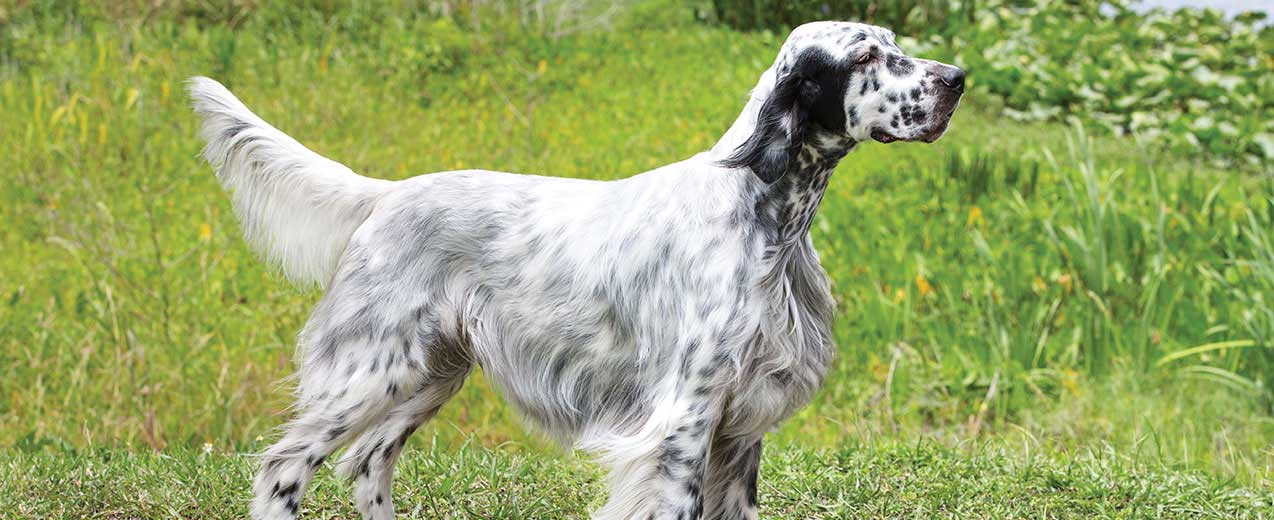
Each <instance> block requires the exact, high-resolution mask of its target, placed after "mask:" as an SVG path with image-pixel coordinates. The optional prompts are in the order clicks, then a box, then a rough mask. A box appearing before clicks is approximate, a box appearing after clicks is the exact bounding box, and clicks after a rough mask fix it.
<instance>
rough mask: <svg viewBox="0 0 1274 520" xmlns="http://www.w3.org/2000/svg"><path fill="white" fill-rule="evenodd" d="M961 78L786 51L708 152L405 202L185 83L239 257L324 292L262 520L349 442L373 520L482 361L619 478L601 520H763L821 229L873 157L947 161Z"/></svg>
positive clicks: (565, 438)
mask: <svg viewBox="0 0 1274 520" xmlns="http://www.w3.org/2000/svg"><path fill="white" fill-rule="evenodd" d="M963 91H964V72H963V71H961V70H960V69H958V68H956V67H952V66H949V65H944V64H941V63H937V62H933V61H928V60H922V59H916V58H911V57H908V56H906V55H904V54H903V53H902V51H901V50H900V49H899V48H898V46H897V45H896V44H895V43H894V35H893V34H892V33H891V32H890V31H888V30H886V29H882V28H880V27H874V26H869V25H863V24H857V23H844V22H817V23H810V24H807V25H802V26H801V27H799V28H797V29H796V30H795V31H793V32H792V34H791V36H789V37H788V39H787V41H786V43H784V44H783V47H782V49H781V50H780V51H779V55H778V58H777V59H776V60H775V61H774V64H773V65H772V66H771V67H770V68H769V70H767V71H765V73H764V74H763V75H762V76H761V80H760V81H759V82H758V83H757V85H756V87H755V88H754V89H753V90H752V95H751V98H750V99H749V101H748V102H747V105H746V106H745V107H744V109H743V113H742V114H741V115H740V116H739V118H738V120H737V121H735V122H734V124H733V125H732V126H731V127H730V129H729V131H727V132H726V134H725V136H724V137H722V138H721V140H720V141H719V142H718V143H717V144H716V145H715V146H713V147H712V149H711V150H709V151H707V152H703V153H700V154H698V155H695V156H694V157H692V158H690V159H687V160H685V161H682V162H678V163H675V164H670V165H668V166H664V167H662V168H658V169H656V170H653V171H649V172H646V173H642V174H640V175H635V176H633V177H630V178H627V179H623V180H618V181H613V182H598V181H586V180H575V179H564V178H554V177H538V176H532V175H516V174H510V173H498V172H490V171H479V170H466V171H454V172H445V173H434V174H429V175H421V176H419V177H414V178H411V179H407V180H403V181H398V182H390V181H385V180H377V179H370V178H366V177H361V176H359V175H357V174H355V173H354V172H352V171H350V170H349V169H348V168H346V167H344V166H342V165H341V164H339V163H336V162H333V161H330V160H328V159H325V158H323V157H321V156H319V155H318V154H315V153H314V152H311V151H310V150H308V149H306V148H305V147H304V146H302V145H301V144H300V143H298V142H297V141H295V140H293V139H292V138H290V137H288V136H287V135H284V134H283V133H282V132H280V131H278V130H276V129H275V128H274V127H272V126H270V125H269V124H268V123H266V122H265V121H263V120H261V119H260V118H259V117H257V116H256V115H254V114H253V113H252V112H250V111H249V110H248V109H247V107H245V106H244V105H243V104H242V103H241V102H239V100H238V99H236V98H235V97H234V96H233V95H232V94H231V93H230V92H229V91H228V90H226V89H225V87H223V86H221V85H220V84H219V83H217V82H215V81H213V80H210V79H207V78H194V79H192V80H191V81H190V93H191V95H192V96H193V98H194V107H195V111H196V112H198V113H199V115H201V116H202V117H203V127H202V135H203V138H204V139H206V140H207V142H208V146H207V148H206V149H205V151H204V157H205V158H207V160H208V162H210V163H211V164H212V166H213V167H214V168H215V169H216V171H217V176H218V178H219V179H220V180H221V182H222V184H223V185H224V186H225V188H226V189H227V190H228V191H229V192H230V193H231V194H232V197H233V201H234V207H235V210H236V212H237V213H238V215H239V218H240V219H241V221H242V223H243V228H244V234H245V235H246V236H247V240H248V242H249V243H250V244H251V245H252V246H254V247H255V248H256V249H257V250H258V251H259V252H261V253H262V254H263V255H264V256H266V257H268V258H269V259H271V260H273V261H275V262H277V263H278V264H279V265H280V266H281V267H282V270H283V272H284V273H286V274H287V275H289V276H290V277H291V278H292V279H294V280H295V281H297V282H299V283H301V284H305V285H312V284H317V285H319V286H321V287H325V288H326V293H325V294H324V295H323V298H322V300H321V301H320V302H319V303H318V305H317V307H316V308H315V309H314V311H313V314H312V315H311V316H310V318H309V321H308V323H307V324H306V325H305V328H304V330H302V331H301V334H300V345H299V351H300V356H299V357H300V359H301V361H300V377H299V388H298V390H297V393H298V397H297V403H296V410H297V412H296V417H295V419H294V420H293V421H292V422H291V423H289V424H288V425H287V426H286V430H285V433H284V434H283V437H282V439H280V440H279V441H278V442H277V443H276V444H274V445H273V446H271V447H270V448H269V449H268V450H267V451H266V452H265V453H264V454H263V455H262V460H261V466H260V470H259V473H258V474H257V477H256V484H255V498H254V499H253V502H252V505H251V513H252V516H253V517H254V518H260V519H277V518H293V517H295V516H296V515H297V510H298V508H299V504H300V501H301V497H302V495H303V494H304V492H305V489H306V486H307V484H308V483H309V482H310V479H311V477H312V476H313V475H314V472H315V471H316V470H317V469H318V468H319V467H320V466H321V465H322V464H323V461H324V460H326V459H327V457H328V456H329V455H330V454H332V453H333V452H334V451H336V450H337V449H339V448H341V447H344V446H348V448H347V449H346V450H345V452H344V455H343V456H342V457H341V459H340V462H339V464H338V468H337V469H338V471H340V472H341V473H343V474H345V475H348V476H350V477H352V478H353V479H354V482H355V484H354V495H355V504H356V507H357V508H358V509H359V510H360V511H361V512H362V514H363V515H364V516H365V517H366V518H369V519H385V518H391V517H393V515H394V508H393V505H392V501H391V500H390V496H389V495H390V480H391V478H392V476H393V472H394V465H395V463H396V461H397V458H398V455H399V452H400V451H401V450H402V448H403V444H404V443H405V442H406V441H407V438H408V437H409V436H410V435H411V434H412V432H413V431H415V430H416V429H417V428H419V427H420V425H421V424H423V423H425V422H426V421H428V420H429V419H430V418H431V417H433V416H434V415H435V414H436V413H437V412H438V410H439V408H441V407H442V406H443V404H444V403H446V402H447V399H448V398H450V397H451V396H452V395H453V394H455V393H456V391H457V390H458V389H459V388H460V387H461V385H462V384H463V383H464V380H465V376H466V375H467V374H468V373H469V372H470V370H471V369H472V368H473V366H474V365H475V364H476V365H477V366H480V367H481V368H482V370H483V371H484V373H485V374H486V376H487V377H489V378H490V379H491V380H492V381H494V382H495V383H496V384H497V385H498V386H499V388H500V389H501V390H502V391H503V394H504V396H505V397H506V398H507V399H508V401H509V402H510V403H512V404H513V406H514V407H515V408H516V409H517V410H519V411H520V413H521V414H522V415H523V416H524V417H525V419H526V420H527V421H528V422H529V423H531V424H533V425H534V426H536V427H537V428H538V429H540V430H542V431H544V432H546V433H547V434H549V435H551V436H552V437H554V438H556V439H558V440H560V441H562V442H563V443H567V444H574V445H575V446H578V447H581V448H583V449H586V450H589V451H593V452H595V453H598V454H600V456H601V458H602V460H603V461H605V462H606V463H608V464H610V465H611V466H612V467H613V471H612V474H611V480H610V481H611V488H610V499H609V501H608V502H607V503H606V505H605V506H604V507H602V508H601V509H600V510H599V511H597V512H596V513H595V515H594V516H595V518H606V519H647V518H658V519H673V518H676V519H697V518H701V517H702V518H711V519H745V518H756V516H757V497H756V490H757V469H758V465H759V460H760V456H761V440H762V437H763V436H764V435H765V433H766V432H767V431H769V430H771V429H773V428H774V427H775V426H776V425H778V424H779V423H780V422H781V421H782V420H784V419H785V418H787V417H789V416H790V415H791V414H792V413H793V412H795V411H796V410H797V409H799V408H801V407H802V406H804V405H805V404H806V403H807V402H808V401H809V399H810V397H811V396H812V395H813V393H814V392H815V390H817V389H818V388H819V386H820V384H821V383H822V381H823V377H824V374H825V373H826V370H827V367H828V364H829V362H830V360H831V358H832V354H833V351H834V347H833V345H832V335H831V326H832V315H833V302H832V296H831V293H830V291H829V287H828V278H827V275H826V273H825V272H824V271H823V269H822V267H821V266H820V265H819V261H818V255H817V254H816V253H815V252H814V247H813V245H812V244H811V242H810V238H809V228H810V222H811V221H812V219H813V217H814V212H815V211H816V210H817V208H818V205H819V202H820V200H821V199H822V197H823V192H824V189H825V188H826V186H827V182H828V178H829V176H830V175H831V173H832V170H833V169H834V168H835V167H836V164H837V163H838V162H839V161H840V160H841V158H842V157H844V156H845V154H846V153H848V152H849V151H850V150H851V149H852V148H853V147H854V146H855V145H857V144H858V143H861V142H864V141H867V140H869V139H874V140H876V141H880V142H892V141H898V140H921V141H928V142H932V141H934V140H935V139H938V137H940V136H941V135H942V134H943V132H944V131H945V130H946V128H947V123H948V121H949V120H950V118H951V115H952V113H953V112H954V111H955V108H956V105H957V103H958V102H959V100H960V96H961V94H962V93H963Z"/></svg>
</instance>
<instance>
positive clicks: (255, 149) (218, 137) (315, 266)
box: [189, 77, 393, 287]
mask: <svg viewBox="0 0 1274 520" xmlns="http://www.w3.org/2000/svg"><path fill="white" fill-rule="evenodd" d="M189 88H190V97H191V98H192V99H193V100H194V109H195V113H197V114H199V115H200V116H201V117H203V125H202V127H201V131H200V133H201V135H202V136H203V139H204V141H206V142H207V143H208V145H207V147H205V148H204V151H203V156H204V158H205V159H207V160H208V162H209V163H210V164H212V167H213V168H214V169H216V170H217V178H218V179H220V180H221V185H222V186H224V187H225V189H226V191H228V192H230V194H231V197H232V200H233V202H234V209H235V213H237V214H238V215H239V220H240V221H241V222H242V223H243V233H244V236H245V237H246V238H247V241H248V244H249V245H251V246H252V248H253V249H255V250H256V251H257V252H258V253H260V254H261V255H262V256H264V257H265V258H266V259H267V260H268V261H271V262H273V263H276V264H278V265H279V266H280V267H281V268H282V270H283V272H284V274H286V275H287V276H288V278H289V279H291V280H292V281H293V282H295V283H296V284H297V285H300V286H303V287H304V286H311V285H315V284H317V285H318V286H320V287H326V286H327V284H328V283H329V282H330V281H331V279H332V276H333V275H334V274H335V272H336V268H337V262H338V261H339V260H340V256H341V253H342V252H344V250H345V247H346V246H347V245H348V244H349V240H350V236H352V235H353V234H354V230H356V229H358V226H360V225H361V224H362V223H363V221H364V220H366V219H367V216H368V215H369V214H370V213H371V210H372V207H373V205H374V204H375V202H376V200H377V199H378V198H379V196H380V195H381V194H382V193H384V192H385V191H386V190H387V189H388V188H389V186H391V185H392V184H393V183H391V182H390V181H385V180H380V179H369V178H367V177H363V176H360V175H358V174H356V173H354V172H353V171H350V169H349V168H347V167H345V165H343V164H340V163H338V162H335V161H332V160H329V159H327V158H325V157H323V156H321V155H319V154H317V153H314V152H312V151H310V150H309V149H308V148H306V147H305V146H302V145H301V143H298V142H297V141H296V140H295V139H292V138H291V137H288V136H287V134H284V133H283V132H280V131H279V130H278V129H276V128H274V127H273V126H270V124H269V123H267V122H265V121H264V120H262V119H261V118H260V117H257V116H256V114H253V113H252V112H251V111H250V110H248V107H246V106H244V104H243V103H242V102H240V101H239V99H238V98H236V97H235V96H234V94H231V93H230V91H229V90H227V89H226V87H224V86H222V85H221V84H220V83H218V82H216V81H214V80H212V79H209V78H204V77H195V78H191V79H190V81H189Z"/></svg>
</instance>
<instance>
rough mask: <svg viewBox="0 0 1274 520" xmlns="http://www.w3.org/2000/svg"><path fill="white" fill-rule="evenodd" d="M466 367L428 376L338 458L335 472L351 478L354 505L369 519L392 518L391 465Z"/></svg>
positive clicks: (456, 384) (452, 389)
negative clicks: (415, 390) (436, 375)
mask: <svg viewBox="0 0 1274 520" xmlns="http://www.w3.org/2000/svg"><path fill="white" fill-rule="evenodd" d="M466 375H468V370H464V371H462V372H459V373H458V374H456V375H451V376H449V377H431V378H429V379H428V380H426V381H425V382H424V383H422V384H421V388H420V389H419V390H418V391H417V392H416V393H415V394H414V395H412V397H411V398H409V399H408V400H407V401H404V402H402V403H400V404H398V405H397V406H395V407H394V409H393V410H390V412H389V413H388V414H387V415H385V417H384V418H383V419H382V420H381V422H380V423H379V424H376V425H374V426H372V427H370V428H368V429H367V431H366V432H364V433H363V434H362V435H360V436H359V437H358V439H357V440H355V441H354V442H353V444H351V445H350V447H349V449H348V450H346V452H345V454H344V455H343V456H342V457H341V461H340V463H339V464H338V465H337V467H336V472H337V473H338V474H340V475H343V476H345V477H349V478H353V479H354V505H355V507H357V508H358V510H359V511H360V512H361V513H362V514H363V518H365V519H368V520H388V519H392V518H394V504H393V499H392V497H391V487H392V483H393V478H394V466H395V464H396V463H397V462H398V456H399V455H400V454H401V453H402V450H403V446H404V445H405V444H406V443H407V438H408V437H410V436H411V434H412V433H413V432H415V431H416V429H417V428H419V427H420V426H421V425H422V424H424V423H425V422H427V421H429V420H430V419H432V418H433V416H434V415H436V414H437V413H438V410H439V409H441V408H442V405H443V404H445V403H446V402H447V400H449V399H450V398H451V396H453V395H455V393H456V392H457V391H459V390H460V387H461V386H462V385H463V384H464V380H465V376H466Z"/></svg>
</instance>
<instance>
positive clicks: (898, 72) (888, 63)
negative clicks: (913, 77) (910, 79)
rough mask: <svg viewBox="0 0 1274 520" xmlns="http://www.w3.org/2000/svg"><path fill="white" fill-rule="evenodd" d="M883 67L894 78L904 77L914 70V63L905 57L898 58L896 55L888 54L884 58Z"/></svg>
mask: <svg viewBox="0 0 1274 520" xmlns="http://www.w3.org/2000/svg"><path fill="white" fill-rule="evenodd" d="M885 67H886V68H888V69H889V73H890V74H893V75H894V76H906V75H908V74H911V73H912V72H915V70H916V65H915V63H912V61H911V60H910V59H908V58H906V57H905V56H899V55H897V54H890V55H889V57H888V58H885Z"/></svg>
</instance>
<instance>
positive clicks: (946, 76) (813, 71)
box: [724, 22, 964, 182]
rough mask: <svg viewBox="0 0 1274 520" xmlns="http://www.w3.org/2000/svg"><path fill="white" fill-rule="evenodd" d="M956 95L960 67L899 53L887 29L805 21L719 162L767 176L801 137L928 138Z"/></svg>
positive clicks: (942, 126)
mask: <svg viewBox="0 0 1274 520" xmlns="http://www.w3.org/2000/svg"><path fill="white" fill-rule="evenodd" d="M963 93H964V71H963V70H960V69H959V68H956V67H953V66H951V65H946V64H943V63H938V62H936V61H931V60H924V59H919V58H913V57H911V56H907V55H906V54H903V52H902V50H901V49H899V48H898V44H897V43H895V42H894V34H893V33H892V32H890V31H889V30H888V29H885V28H882V27H876V26H874V25H866V24H860V23H852V22H813V23H808V24H805V25H802V26H800V27H797V28H796V29H795V30H794V31H792V34H791V35H790V36H788V38H787V41H786V42H785V43H784V44H783V48H782V49H781V50H780V51H779V55H778V58H777V59H775V61H774V65H773V66H771V67H770V69H769V70H767V71H766V72H765V75H764V76H762V77H761V82H760V83H759V84H758V85H757V88H756V90H755V91H754V92H753V97H754V99H759V100H761V106H760V112H759V113H758V114H757V118H756V126H755V128H754V129H753V132H752V135H751V136H750V137H749V138H748V139H747V141H745V142H744V143H743V144H742V145H740V146H739V147H738V148H737V149H736V150H735V151H734V154H733V155H731V156H730V157H729V158H728V159H726V160H725V161H724V163H725V164H726V165H727V166H733V167H742V166H749V167H751V168H752V171H754V172H756V174H757V175H758V176H760V177H761V178H762V179H764V180H765V181H766V182H774V181H775V180H777V179H778V178H779V177H781V176H782V175H783V173H785V172H786V171H787V168H788V163H789V162H790V161H791V159H792V158H793V157H794V156H795V155H796V153H797V152H799V151H800V148H801V146H802V145H803V144H804V143H805V142H806V141H807V140H816V139H829V138H830V139H838V138H847V139H850V140H853V141H854V142H862V141H866V140H868V139H874V140H876V141H880V142H882V143H891V142H894V141H925V142H933V141H936V140H937V139H938V138H939V137H942V134H943V132H945V131H946V129H947V123H948V122H950V120H951V115H952V114H953V113H954V112H955V109H956V105H957V104H959V102H960V96H961V95H962V94H963Z"/></svg>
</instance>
